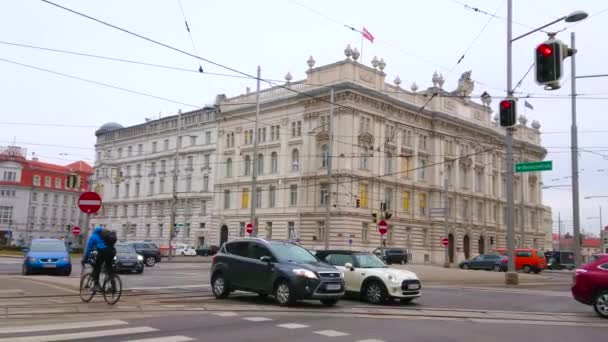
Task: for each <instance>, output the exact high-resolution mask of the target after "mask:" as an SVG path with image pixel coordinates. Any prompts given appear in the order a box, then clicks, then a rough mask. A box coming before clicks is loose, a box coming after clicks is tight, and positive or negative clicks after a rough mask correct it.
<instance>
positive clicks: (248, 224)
mask: <svg viewBox="0 0 608 342" xmlns="http://www.w3.org/2000/svg"><path fill="white" fill-rule="evenodd" d="M245 230H246V231H247V234H249V235H251V233H253V225H252V224H251V223H247V226H246V228H245Z"/></svg>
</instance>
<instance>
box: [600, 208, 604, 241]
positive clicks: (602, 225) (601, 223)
mask: <svg viewBox="0 0 608 342" xmlns="http://www.w3.org/2000/svg"><path fill="white" fill-rule="evenodd" d="M602 229H604V223H603V222H602V206H601V205H600V238H601V237H602Z"/></svg>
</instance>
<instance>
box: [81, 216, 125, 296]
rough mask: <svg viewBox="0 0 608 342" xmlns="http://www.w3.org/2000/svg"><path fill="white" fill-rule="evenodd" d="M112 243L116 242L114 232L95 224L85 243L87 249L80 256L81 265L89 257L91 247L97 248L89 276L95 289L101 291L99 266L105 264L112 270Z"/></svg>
mask: <svg viewBox="0 0 608 342" xmlns="http://www.w3.org/2000/svg"><path fill="white" fill-rule="evenodd" d="M114 243H116V234H115V233H114V232H110V231H109V230H106V229H104V228H103V227H102V226H97V227H95V229H93V233H92V234H91V237H90V238H89V242H88V243H87V249H86V251H85V254H84V257H83V258H82V262H81V264H82V266H83V267H84V265H85V264H86V263H87V261H88V260H89V258H90V257H91V252H92V251H93V249H95V250H97V257H96V258H95V264H94V265H93V272H92V274H91V277H92V278H93V281H94V284H95V291H101V285H100V284H99V273H101V268H102V267H103V265H104V264H105V267H106V269H107V270H109V271H111V270H112V262H113V261H114V256H115V255H116V249H114Z"/></svg>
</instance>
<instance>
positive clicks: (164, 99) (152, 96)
mask: <svg viewBox="0 0 608 342" xmlns="http://www.w3.org/2000/svg"><path fill="white" fill-rule="evenodd" d="M0 61H2V62H6V63H11V64H15V65H19V66H22V67H26V68H30V69H35V70H38V71H44V72H48V73H50V74H55V75H59V76H63V77H67V78H72V79H75V80H79V81H82V82H87V83H91V84H95V85H99V86H104V87H108V88H112V89H116V90H122V91H126V92H128V93H132V94H137V95H142V96H146V97H151V98H154V99H157V100H163V101H167V102H171V103H174V104H180V105H184V106H188V107H193V108H200V106H198V105H193V104H189V103H185V102H181V101H177V100H172V99H169V98H166V97H162V96H156V95H152V94H148V93H144V92H141V91H137V90H131V89H127V88H123V87H119V86H115V85H112V84H108V83H103V82H99V81H93V80H90V79H86V78H83V77H78V76H73V75H69V74H66V73H62V72H58V71H53V70H49V69H44V68H40V67H37V66H33V65H29V64H25V63H20V62H15V61H11V60H9V59H5V58H0Z"/></svg>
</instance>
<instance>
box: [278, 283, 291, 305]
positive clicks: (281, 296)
mask: <svg viewBox="0 0 608 342" xmlns="http://www.w3.org/2000/svg"><path fill="white" fill-rule="evenodd" d="M274 298H275V299H276V300H277V302H278V303H279V305H281V306H288V305H293V304H294V303H295V302H296V300H295V297H294V295H293V291H292V289H291V286H290V285H289V283H288V282H287V281H285V280H282V281H280V282H279V283H278V284H277V286H276V288H275V289H274Z"/></svg>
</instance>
